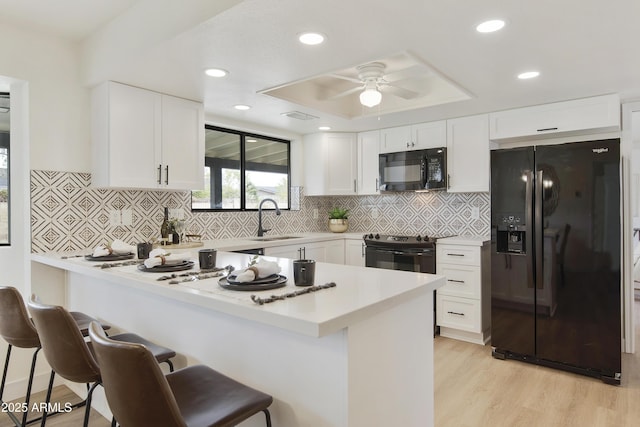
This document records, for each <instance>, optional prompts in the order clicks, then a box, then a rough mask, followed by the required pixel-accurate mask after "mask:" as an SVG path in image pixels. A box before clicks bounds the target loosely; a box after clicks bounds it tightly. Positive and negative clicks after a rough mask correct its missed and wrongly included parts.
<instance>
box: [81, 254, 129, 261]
mask: <svg viewBox="0 0 640 427" xmlns="http://www.w3.org/2000/svg"><path fill="white" fill-rule="evenodd" d="M131 258H133V253H131V252H129V253H128V254H111V255H105V256H93V255H85V256H84V259H86V260H87V261H97V262H101V261H122V260H124V259H131Z"/></svg>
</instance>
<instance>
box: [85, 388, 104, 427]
mask: <svg viewBox="0 0 640 427" xmlns="http://www.w3.org/2000/svg"><path fill="white" fill-rule="evenodd" d="M98 385H100V383H99V382H95V383H93V385H92V386H91V388H90V389H89V393H88V394H87V399H86V401H87V407H86V408H85V409H84V424H83V426H84V427H87V426H88V425H89V413H90V412H91V398H92V397H93V391H94V390H95V389H96V387H98Z"/></svg>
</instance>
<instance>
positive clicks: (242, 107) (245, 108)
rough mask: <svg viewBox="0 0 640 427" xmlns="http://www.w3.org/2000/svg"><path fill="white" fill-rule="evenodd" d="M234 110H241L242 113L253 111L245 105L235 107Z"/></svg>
mask: <svg viewBox="0 0 640 427" xmlns="http://www.w3.org/2000/svg"><path fill="white" fill-rule="evenodd" d="M233 108H235V109H236V110H240V111H246V110H250V109H251V107H250V106H248V105H244V104H238V105H234V106H233Z"/></svg>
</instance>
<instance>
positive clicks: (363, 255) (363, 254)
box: [360, 243, 366, 258]
mask: <svg viewBox="0 0 640 427" xmlns="http://www.w3.org/2000/svg"><path fill="white" fill-rule="evenodd" d="M360 245H362V249H361V250H362V252H361V254H362V258H364V257H365V253H364V248H365V247H366V246H365V245H364V243H361V244H360Z"/></svg>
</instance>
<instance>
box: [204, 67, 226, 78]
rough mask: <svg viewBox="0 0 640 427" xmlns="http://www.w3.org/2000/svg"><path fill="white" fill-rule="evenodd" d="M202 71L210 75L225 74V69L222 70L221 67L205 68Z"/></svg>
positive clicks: (218, 75)
mask: <svg viewBox="0 0 640 427" xmlns="http://www.w3.org/2000/svg"><path fill="white" fill-rule="evenodd" d="M204 73H205V74H206V75H207V76H210V77H224V76H226V75H227V74H229V73H228V72H227V70H223V69H222V68H207V69H206V70H204Z"/></svg>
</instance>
